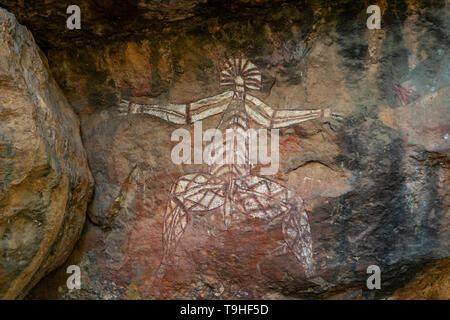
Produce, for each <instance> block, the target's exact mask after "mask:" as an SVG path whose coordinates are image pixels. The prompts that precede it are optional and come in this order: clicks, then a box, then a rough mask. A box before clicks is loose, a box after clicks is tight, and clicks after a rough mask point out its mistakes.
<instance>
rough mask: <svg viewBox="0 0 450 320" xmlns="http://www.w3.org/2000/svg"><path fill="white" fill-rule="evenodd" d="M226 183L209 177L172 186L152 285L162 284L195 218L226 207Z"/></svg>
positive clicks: (191, 177)
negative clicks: (157, 265)
mask: <svg viewBox="0 0 450 320" xmlns="http://www.w3.org/2000/svg"><path fill="white" fill-rule="evenodd" d="M224 188H225V186H224V183H223V181H221V180H219V179H217V178H215V177H213V176H211V175H209V174H206V173H196V174H188V175H185V176H182V177H180V178H179V179H178V180H177V182H176V183H175V184H174V185H173V186H172V188H171V190H170V194H169V200H168V203H167V209H166V212H165V215H164V224H163V232H162V242H163V256H162V259H161V263H160V265H159V267H158V268H157V269H156V270H155V272H154V274H153V277H152V281H151V282H152V283H154V282H155V281H156V280H160V279H161V278H162V277H163V276H164V273H165V269H166V267H167V266H168V265H170V264H171V263H172V262H173V258H174V254H175V251H176V249H177V246H178V244H179V242H180V240H181V238H182V236H183V234H184V232H185V231H186V228H187V226H188V224H189V220H190V218H191V216H192V215H204V214H206V213H207V212H210V211H211V210H214V209H216V208H218V207H220V206H222V205H223V204H224Z"/></svg>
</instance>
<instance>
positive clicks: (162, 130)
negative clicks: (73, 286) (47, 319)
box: [0, 0, 450, 299]
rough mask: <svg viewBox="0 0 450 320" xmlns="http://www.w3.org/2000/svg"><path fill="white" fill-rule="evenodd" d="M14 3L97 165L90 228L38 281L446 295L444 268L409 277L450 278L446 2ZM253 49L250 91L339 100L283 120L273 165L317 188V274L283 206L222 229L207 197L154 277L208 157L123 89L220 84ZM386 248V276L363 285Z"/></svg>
mask: <svg viewBox="0 0 450 320" xmlns="http://www.w3.org/2000/svg"><path fill="white" fill-rule="evenodd" d="M4 2H5V4H6V5H7V6H8V8H10V9H11V10H12V11H13V12H14V11H17V12H18V13H20V15H21V19H22V20H23V21H26V22H27V23H28V24H29V25H30V26H33V29H34V30H36V35H37V40H38V42H39V44H41V46H42V48H43V50H44V51H45V54H46V56H47V57H48V60H49V66H50V69H51V70H52V73H53V74H54V76H55V78H56V80H57V82H58V83H59V85H60V86H61V87H62V89H63V91H64V93H65V94H66V96H67V98H68V100H69V101H70V103H71V105H72V106H73V107H74V109H75V111H76V113H77V115H78V116H79V117H80V120H81V131H82V138H83V143H84V146H85V148H86V152H87V158H88V161H89V165H90V168H91V170H92V173H93V176H94V179H95V195H94V198H93V200H92V202H91V204H90V206H89V209H88V214H89V217H90V219H89V221H88V222H87V224H86V228H85V230H84V232H83V235H82V237H81V240H80V242H79V243H78V245H77V246H76V248H75V250H74V252H73V254H72V255H71V256H70V258H69V259H68V261H67V262H66V263H65V265H64V266H63V267H62V268H60V269H58V270H56V271H55V272H54V273H52V274H51V275H49V276H48V277H46V278H45V279H43V280H42V281H41V282H40V284H39V285H37V286H36V287H35V289H34V290H32V292H31V294H30V295H29V297H30V298H58V299H61V298H62V299H72V298H101V299H126V298H194V299H197V298H198V299H201V298H210V299H230V298H234V299H241V298H242V299H247V298H255V299H260V298H267V299H272V298H275V299H276V298H278V299H280V298H281V299H282V298H352V299H358V298H362V299H372V298H382V297H389V296H391V295H392V297H393V298H398V297H400V298H402V297H403V298H406V297H408V296H410V297H411V296H415V297H421V298H433V297H438V298H446V297H447V298H448V295H447V296H446V294H447V292H448V290H447V289H446V288H448V285H447V284H446V283H447V282H445V281H443V283H442V287H439V290H436V289H432V290H424V293H423V294H422V295H421V294H417V295H414V294H412V293H411V292H412V291H414V290H423V289H420V288H424V287H426V284H424V281H425V282H426V281H428V282H430V285H431V283H432V281H433V280H431V279H445V277H442V276H440V275H438V274H439V271H438V270H442V272H444V273H445V272H446V271H445V270H446V268H445V265H446V261H447V260H448V258H447V259H446V257H448V256H449V252H450V251H449V250H450V246H449V239H450V237H449V229H448V225H449V214H448V213H449V210H448V208H449V202H448V201H449V200H448V199H449V188H448V185H449V183H448V182H449V164H450V162H449V140H448V132H449V126H450V125H449V123H450V121H449V116H448V114H449V112H448V111H449V106H450V103H449V82H448V79H449V55H450V53H449V42H448V37H446V34H448V23H447V22H446V16H448V12H447V11H448V8H447V7H446V4H445V1H400V0H398V1H377V4H378V5H379V6H380V7H381V10H382V24H381V25H382V28H381V29H380V30H369V29H367V27H366V19H367V17H368V15H367V14H366V9H367V6H368V5H369V4H372V3H368V2H367V1H340V2H338V3H336V2H333V3H331V2H329V1H304V2H296V1H277V2H270V3H269V2H267V1H232V2H220V1H217V2H216V1H212V2H211V1H209V2H195V1H194V2H192V3H191V4H190V5H185V6H182V10H181V9H180V8H179V6H178V5H179V4H181V3H184V2H179V4H177V5H173V7H170V6H168V7H166V6H162V7H155V6H154V2H153V1H130V2H126V4H124V5H123V7H121V6H119V7H117V8H115V9H114V10H116V11H114V10H112V9H111V10H106V9H105V8H102V7H101V6H100V7H99V6H97V7H95V10H94V9H93V8H94V6H92V2H90V1H83V2H82V3H81V5H80V6H81V8H82V12H85V15H86V16H87V18H86V19H85V20H83V21H84V22H82V23H84V26H83V27H82V29H81V30H79V31H76V32H72V33H71V32H70V31H67V30H65V29H64V19H63V18H62V17H61V12H64V11H61V10H63V9H64V8H63V9H61V7H60V6H57V5H55V6H54V7H52V9H48V10H47V11H44V12H45V15H44V14H43V13H42V12H43V11H42V10H41V9H42V8H40V7H39V6H37V7H31V8H30V11H31V12H34V14H26V13H25V12H24V11H23V8H22V7H21V6H20V5H19V4H14V3H10V1H4ZM0 3H1V1H0ZM133 6H135V7H136V8H139V10H135V9H133V8H132V7H133ZM127 8H128V9H129V10H128V9H127ZM125 9H127V10H125ZM171 10H173V11H171ZM446 10H447V11H446ZM121 11H122V12H123V15H121ZM47 16H52V17H55V20H52V21H53V22H51V21H47V20H46V19H44V17H47ZM56 17H57V19H56ZM119 17H120V18H123V20H121V19H118V18H119ZM58 19H59V20H58ZM110 21H112V22H110ZM119 21H123V24H124V26H123V28H121V27H120V26H119V25H118V24H120V23H119ZM106 22H108V23H106ZM46 30H53V31H54V33H52V34H51V35H47V34H46ZM55 34H58V35H60V37H56V36H55ZM242 56H245V57H246V58H248V59H249V60H250V61H252V62H253V63H254V64H255V65H256V67H257V68H258V69H259V70H260V71H261V73H262V90H261V91H260V92H256V93H254V95H255V96H257V98H259V99H261V100H262V101H264V102H266V103H267V104H268V105H269V106H271V107H273V108H274V109H277V108H295V109H302V110H308V109H317V108H323V109H330V110H331V112H334V113H338V114H341V115H342V120H341V121H335V120H330V119H328V120H323V119H322V120H315V121H310V122H305V123H302V124H297V125H294V126H291V127H288V128H284V129H282V130H281V132H280V170H279V172H278V174H277V175H275V176H273V177H271V179H273V180H274V181H276V182H277V183H278V184H279V185H282V186H284V187H287V188H289V190H291V191H292V192H295V194H297V195H298V196H299V197H301V198H302V199H303V200H304V207H305V209H306V210H307V212H308V215H309V219H310V226H311V234H312V243H313V245H312V248H313V257H314V267H315V273H314V275H313V276H310V277H308V276H305V273H304V272H303V271H304V270H303V269H302V267H301V265H299V263H298V261H297V260H296V259H295V257H294V255H292V254H291V253H289V251H283V250H280V247H279V244H280V243H282V241H283V230H282V229H283V227H282V225H281V224H280V223H273V224H272V225H269V226H267V225H265V224H262V223H260V221H258V220H257V219H253V218H251V217H248V219H243V220H242V221H240V222H236V223H234V224H233V225H232V227H231V228H228V229H225V228H223V227H222V225H221V223H220V222H221V220H220V217H219V216H218V215H215V214H209V215H205V216H196V217H192V219H191V220H190V222H189V227H188V228H187V229H186V231H185V233H184V234H183V237H182V240H181V241H180V244H179V246H178V247H177V250H176V253H175V260H174V261H173V263H172V264H171V265H170V266H168V267H166V269H165V273H164V274H163V276H162V277H161V279H160V282H159V283H158V285H157V286H155V285H154V281H153V280H154V275H155V272H156V271H157V270H158V266H159V265H160V262H161V257H162V255H163V241H162V232H163V229H164V228H163V223H164V212H165V210H166V207H167V205H168V203H169V201H168V200H169V192H170V188H171V186H172V185H173V183H174V182H175V181H176V180H177V179H178V178H179V177H180V176H183V175H186V174H190V173H193V172H205V171H206V170H207V168H206V167H205V166H203V165H175V164H174V163H173V162H172V160H171V158H170V153H171V150H172V148H173V147H174V145H175V144H176V143H175V142H173V141H171V139H170V137H171V133H172V132H173V131H174V130H175V129H176V128H179V127H180V125H174V124H171V123H168V122H166V121H163V120H161V119H157V118H155V117H151V116H148V115H128V116H123V115H121V114H120V106H119V104H120V101H121V100H122V99H127V100H131V101H134V102H136V103H141V104H159V105H168V104H169V103H190V102H193V101H197V100H199V99H201V98H205V97H209V96H213V95H216V94H218V93H220V92H223V91H224V90H225V89H224V88H222V87H221V86H220V82H219V74H220V71H221V70H222V69H223V67H224V62H225V61H226V59H227V58H229V57H242ZM252 94H253V93H252ZM219 121H220V116H219V115H218V116H215V117H211V118H208V119H206V120H204V121H203V123H202V124H203V127H204V129H206V128H214V127H215V126H216V125H217V123H218V122H219ZM253 125H254V124H253ZM183 127H185V128H187V129H188V130H190V131H191V134H192V133H193V130H192V126H188V125H186V126H183ZM70 264H75V265H78V266H80V267H81V270H82V289H81V290H72V291H68V290H67V289H66V287H65V281H66V279H67V274H66V273H65V267H66V266H67V265H70ZM373 264H375V265H378V266H379V267H380V268H381V270H382V289H381V290H373V291H371V290H368V289H367V287H366V279H367V277H368V275H367V272H366V270H367V267H368V266H369V265H373ZM430 265H431V266H432V267H431V272H428V271H427V270H430V269H429V268H430ZM416 275H418V278H417V279H418V280H417V281H418V282H417V281H416V282H412V284H411V285H410V286H409V287H407V289H405V290H404V291H402V290H400V291H398V290H397V289H399V288H401V287H402V286H404V285H405V284H406V283H408V282H410V281H411V280H413V279H414V278H415V277H416ZM436 275H438V276H436ZM433 277H434V278H433ZM423 279H428V280H423ZM414 288H418V289H414ZM427 292H428V293H427Z"/></svg>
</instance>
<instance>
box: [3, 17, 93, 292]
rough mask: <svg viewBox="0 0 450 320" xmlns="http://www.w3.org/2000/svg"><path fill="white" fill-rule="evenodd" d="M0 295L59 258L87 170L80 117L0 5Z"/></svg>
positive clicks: (73, 232)
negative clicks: (80, 129)
mask: <svg viewBox="0 0 450 320" xmlns="http://www.w3.org/2000/svg"><path fill="white" fill-rule="evenodd" d="M0 181H1V184H0V298H1V299H14V298H20V297H23V296H24V295H25V294H26V293H27V292H28V290H29V289H31V288H32V287H33V285H34V284H36V283H37V282H38V281H39V280H40V279H41V278H42V277H43V276H44V275H45V274H47V273H48V272H50V271H51V270H53V269H54V268H55V267H57V266H59V265H61V263H63V262H64V261H65V260H66V259H67V257H68V255H69V254H70V252H71V251H72V249H73V246H74V245H75V242H76V240H77V239H78V237H79V235H80V233H81V231H82V227H83V224H84V221H85V213H86V207H87V204H88V201H89V197H90V192H91V190H92V178H91V175H90V171H89V169H88V165H87V159H86V154H85V151H84V148H83V146H82V144H81V138H80V131H79V120H78V119H77V117H76V115H75V114H74V113H73V111H72V109H71V107H70V106H69V104H68V102H67V100H66V98H65V97H64V95H63V94H62V92H61V91H60V89H59V88H58V87H57V85H56V83H55V81H54V80H53V79H52V78H51V76H50V74H49V72H48V70H47V67H46V60H45V58H44V56H43V55H41V53H40V52H39V49H38V48H37V46H36V44H35V42H34V39H33V37H32V35H31V33H30V32H29V31H28V30H27V29H26V28H25V27H23V26H21V25H20V24H18V23H17V21H16V19H15V17H14V16H13V15H12V14H10V13H8V12H7V11H5V10H3V9H0Z"/></svg>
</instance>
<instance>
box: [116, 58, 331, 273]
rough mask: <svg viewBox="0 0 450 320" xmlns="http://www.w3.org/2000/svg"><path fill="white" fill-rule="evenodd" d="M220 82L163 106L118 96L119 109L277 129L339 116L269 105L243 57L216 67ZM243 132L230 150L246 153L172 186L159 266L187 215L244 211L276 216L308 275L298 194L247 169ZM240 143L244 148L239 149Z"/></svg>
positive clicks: (308, 242)
mask: <svg viewBox="0 0 450 320" xmlns="http://www.w3.org/2000/svg"><path fill="white" fill-rule="evenodd" d="M220 84H221V86H224V87H229V88H230V90H228V91H225V92H223V93H221V94H218V95H216V96H213V97H208V98H205V99H201V100H199V101H195V102H191V103H187V104H168V105H164V106H161V105H145V104H138V103H133V102H129V101H125V100H122V103H121V109H120V110H121V112H122V113H123V114H148V115H151V116H155V117H158V118H161V119H163V120H166V121H168V122H171V123H174V124H191V123H194V122H196V121H200V120H203V119H206V118H208V117H211V116H214V115H217V114H222V116H221V120H220V122H219V124H218V126H217V129H219V130H222V131H224V132H225V130H227V129H242V130H243V131H245V130H247V129H249V128H250V126H249V123H250V121H253V122H254V123H256V124H257V125H259V126H262V127H264V128H268V129H275V128H282V127H287V126H290V125H294V124H298V123H301V122H304V121H308V120H313V119H319V118H330V117H331V118H336V119H337V120H339V118H340V116H339V115H338V114H334V113H331V112H330V111H329V110H328V109H327V110H320V109H319V110H296V109H272V108H271V107H269V106H268V105H267V104H265V103H264V102H263V101H261V100H260V99H258V98H256V97H254V96H253V95H251V94H250V91H251V90H261V73H260V71H259V70H258V69H257V67H256V66H255V65H254V64H253V63H251V62H250V61H249V60H247V59H243V58H239V59H229V60H228V61H227V62H226V65H225V69H224V70H223V71H222V72H221V73H220ZM236 132H239V130H236ZM242 138H243V139H244V140H245V144H243V145H242V144H237V145H236V147H235V148H236V150H234V151H235V154H236V155H237V156H238V157H239V156H241V157H243V158H244V159H241V160H242V161H240V162H238V163H232V164H230V163H221V164H212V165H210V166H209V167H208V172H199V173H192V174H187V175H184V176H181V177H180V178H179V179H178V180H177V182H176V183H175V184H174V185H173V186H172V187H171V191H170V194H169V199H168V204H167V210H166V213H165V216H164V227H163V236H162V237H163V247H164V252H163V257H162V261H161V265H160V268H159V270H160V272H161V270H164V268H165V266H166V265H168V264H170V263H171V259H172V257H173V255H174V253H175V250H176V248H177V245H178V243H179V241H180V239H182V236H183V233H184V232H185V230H186V228H187V227H188V225H189V221H190V220H191V217H192V216H194V215H200V216H202V215H206V214H208V213H210V212H212V211H213V210H220V212H221V214H222V216H223V224H224V226H225V227H226V226H229V225H230V224H232V223H233V221H234V220H235V219H239V217H240V216H242V215H250V216H252V217H254V218H256V219H262V220H264V221H267V222H270V221H273V220H274V219H280V220H281V222H282V231H283V235H284V243H283V247H282V250H284V252H291V253H292V254H294V256H295V257H296V259H297V260H298V261H299V263H300V264H301V265H302V267H303V270H304V272H305V274H306V276H311V275H312V274H313V273H314V268H313V248H312V237H311V229H310V225H309V220H308V214H307V213H306V211H305V209H304V207H303V201H302V199H301V198H300V197H299V196H297V195H296V194H295V193H294V192H292V191H291V190H289V189H287V188H286V187H284V186H282V185H280V184H279V183H277V182H275V181H272V180H270V179H268V178H265V177H262V176H257V175H252V174H251V173H250V169H251V165H252V164H251V163H250V161H249V159H248V140H247V137H242ZM233 139H234V138H233ZM224 144H226V141H224ZM243 147H244V148H247V150H242V148H243ZM223 150H224V149H223Z"/></svg>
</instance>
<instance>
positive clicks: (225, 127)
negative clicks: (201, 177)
mask: <svg viewBox="0 0 450 320" xmlns="http://www.w3.org/2000/svg"><path fill="white" fill-rule="evenodd" d="M217 129H218V130H220V132H221V133H222V136H223V146H222V149H221V150H220V149H219V150H218V152H221V153H222V154H223V159H224V163H223V164H213V165H211V166H210V167H209V171H210V173H211V174H213V175H214V176H216V177H218V178H222V179H225V180H232V179H234V178H237V177H242V176H245V175H248V174H250V162H249V154H248V144H249V142H248V136H247V130H248V129H249V119H248V115H247V112H246V110H245V92H241V93H239V92H235V96H234V97H233V100H232V101H231V103H230V104H229V105H228V107H227V108H226V110H225V111H224V112H223V115H222V119H221V120H220V123H219V125H218V126H217ZM230 132H233V133H234V135H232V134H230ZM233 140H234V141H233ZM227 144H228V145H229V146H232V149H231V151H232V152H231V153H232V155H233V161H232V162H230V163H227V148H226V146H227Z"/></svg>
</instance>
